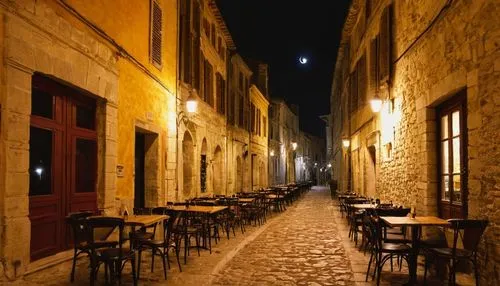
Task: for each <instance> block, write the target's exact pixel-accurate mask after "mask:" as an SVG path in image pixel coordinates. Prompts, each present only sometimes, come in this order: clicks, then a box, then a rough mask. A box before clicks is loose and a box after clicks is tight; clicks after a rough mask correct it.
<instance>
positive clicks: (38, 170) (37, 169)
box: [35, 167, 43, 176]
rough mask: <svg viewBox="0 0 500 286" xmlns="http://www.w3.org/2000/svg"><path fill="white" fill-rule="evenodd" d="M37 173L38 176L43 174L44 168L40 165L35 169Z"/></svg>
mask: <svg viewBox="0 0 500 286" xmlns="http://www.w3.org/2000/svg"><path fill="white" fill-rule="evenodd" d="M35 173H37V174H38V176H41V175H42V173H43V169H42V168H41V167H38V168H36V169H35Z"/></svg>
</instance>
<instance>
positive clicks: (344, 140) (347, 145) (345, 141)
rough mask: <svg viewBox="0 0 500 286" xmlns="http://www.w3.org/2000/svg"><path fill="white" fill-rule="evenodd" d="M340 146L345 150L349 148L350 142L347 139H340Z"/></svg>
mask: <svg viewBox="0 0 500 286" xmlns="http://www.w3.org/2000/svg"><path fill="white" fill-rule="evenodd" d="M342 145H343V146H344V147H345V148H349V146H351V141H350V140H349V139H342Z"/></svg>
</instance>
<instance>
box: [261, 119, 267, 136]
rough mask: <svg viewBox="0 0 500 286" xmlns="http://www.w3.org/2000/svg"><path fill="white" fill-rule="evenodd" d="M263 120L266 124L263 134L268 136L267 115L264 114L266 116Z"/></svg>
mask: <svg viewBox="0 0 500 286" xmlns="http://www.w3.org/2000/svg"><path fill="white" fill-rule="evenodd" d="M262 121H263V125H264V134H263V136H264V137H267V117H266V116H264V118H263V119H262Z"/></svg>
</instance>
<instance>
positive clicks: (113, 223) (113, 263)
mask: <svg viewBox="0 0 500 286" xmlns="http://www.w3.org/2000/svg"><path fill="white" fill-rule="evenodd" d="M86 226H87V227H88V241H89V249H90V257H91V259H90V261H91V263H90V285H94V283H95V280H96V275H97V270H98V268H99V265H100V264H102V263H104V265H105V271H106V280H107V278H108V277H107V276H108V275H107V273H108V269H109V271H110V275H111V284H113V283H114V281H115V279H116V278H117V279H118V283H119V284H121V273H122V270H123V267H124V266H125V264H126V263H127V262H130V264H131V266H132V279H133V282H134V285H137V277H136V273H135V253H134V251H133V249H127V248H124V247H123V242H124V241H123V229H124V227H125V222H124V220H123V219H122V218H115V217H89V218H87V220H86ZM110 228H111V229H118V244H117V247H113V248H101V245H100V244H99V242H98V241H96V240H95V239H94V237H95V232H96V230H98V229H110ZM106 283H107V281H106Z"/></svg>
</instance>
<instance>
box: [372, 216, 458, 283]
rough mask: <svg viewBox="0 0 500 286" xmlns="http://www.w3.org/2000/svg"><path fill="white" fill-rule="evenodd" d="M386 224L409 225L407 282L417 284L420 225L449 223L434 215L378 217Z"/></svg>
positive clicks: (394, 225) (395, 225)
mask: <svg viewBox="0 0 500 286" xmlns="http://www.w3.org/2000/svg"><path fill="white" fill-rule="evenodd" d="M380 219H382V220H383V221H384V222H385V223H386V224H387V225H388V226H390V227H401V226H409V227H411V236H412V242H411V244H412V251H411V254H410V257H409V267H408V268H409V274H410V281H408V284H410V285H415V284H417V257H418V251H419V248H420V245H419V244H420V240H419V234H420V232H421V229H422V226H444V227H446V226H450V223H449V222H448V221H446V220H444V219H441V218H438V217H435V216H420V217H415V218H410V217H394V216H382V217H380Z"/></svg>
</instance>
